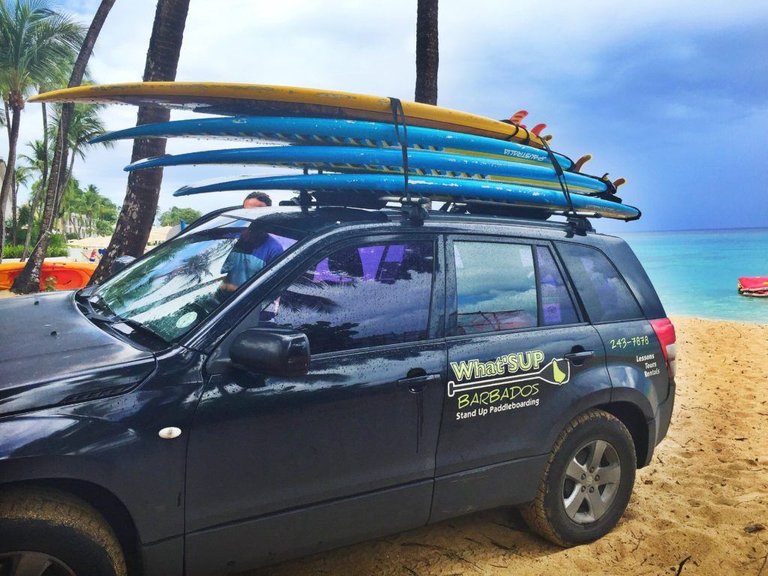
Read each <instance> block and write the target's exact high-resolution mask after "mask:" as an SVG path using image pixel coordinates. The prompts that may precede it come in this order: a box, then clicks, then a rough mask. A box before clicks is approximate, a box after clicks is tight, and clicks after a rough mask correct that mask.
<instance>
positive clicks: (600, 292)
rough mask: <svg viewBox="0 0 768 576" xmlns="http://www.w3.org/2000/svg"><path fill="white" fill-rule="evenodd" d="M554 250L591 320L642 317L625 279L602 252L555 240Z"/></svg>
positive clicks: (611, 320) (603, 320)
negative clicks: (556, 249) (558, 255)
mask: <svg viewBox="0 0 768 576" xmlns="http://www.w3.org/2000/svg"><path fill="white" fill-rule="evenodd" d="M558 250H559V251H560V253H561V254H562V255H563V259H564V261H565V265H566V268H567V269H568V272H569V274H570V275H571V278H572V279H573V283H574V285H575V286H576V289H577V290H578V292H579V295H580V296H581V300H582V302H583V303H584V306H585V308H586V309H587V314H588V315H589V319H590V320H591V321H592V322H615V321H619V320H634V319H638V318H642V317H643V313H642V311H641V310H640V306H639V305H638V303H637V300H635V297H634V296H633V295H632V292H631V291H630V289H629V287H628V286H627V283H626V282H625V281H624V279H623V278H622V277H621V275H620V274H619V272H618V270H616V267H615V266H614V265H613V264H612V263H611V262H610V260H608V258H607V257H606V256H605V254H603V253H602V252H600V251H599V250H595V249H594V248H590V247H588V246H582V245H579V244H566V243H559V244H558Z"/></svg>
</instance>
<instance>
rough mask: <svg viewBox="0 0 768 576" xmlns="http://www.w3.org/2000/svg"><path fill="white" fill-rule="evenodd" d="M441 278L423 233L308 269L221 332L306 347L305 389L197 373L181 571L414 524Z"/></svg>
mask: <svg viewBox="0 0 768 576" xmlns="http://www.w3.org/2000/svg"><path fill="white" fill-rule="evenodd" d="M443 278H444V276H443V273H442V271H441V266H440V264H439V252H438V250H437V243H436V238H435V237H434V236H432V235H412V236H391V235H390V236H386V237H366V238H361V239H359V240H355V241H347V242H345V243H343V244H337V245H334V246H333V247H329V248H326V249H324V250H323V251H321V252H320V253H319V254H316V255H315V256H314V257H311V258H308V259H307V260H306V261H305V263H304V264H302V265H301V267H300V269H299V270H297V272H296V273H294V274H293V275H292V276H291V277H290V278H289V279H288V280H287V281H286V282H285V283H284V284H283V285H281V286H280V287H279V289H277V290H276V291H273V292H272V293H271V294H269V295H267V297H266V298H265V299H264V301H263V303H262V305H260V306H259V307H258V309H257V310H255V311H254V312H253V313H252V314H251V316H250V317H249V318H247V319H246V320H245V321H243V323H242V324H241V326H238V328H237V329H235V331H234V332H233V333H232V335H231V336H230V337H229V339H228V340H231V338H233V337H234V336H236V334H237V333H239V332H240V331H242V330H245V329H248V328H250V327H254V326H261V327H265V326H266V327H269V326H279V327H290V328H293V329H297V330H300V331H302V332H304V333H305V334H307V336H308V338H309V343H310V350H311V354H312V356H311V366H310V370H309V373H308V374H306V376H303V377H298V378H278V377H270V376H265V375H262V374H254V373H251V372H248V371H246V370H244V369H242V368H240V367H238V366H236V365H234V364H232V363H231V362H229V361H228V360H227V341H225V342H224V343H223V344H222V345H221V347H220V348H219V350H218V351H217V353H216V354H215V355H214V357H213V358H212V359H211V360H210V361H209V363H208V369H209V372H210V379H209V381H208V386H207V389H206V391H205V392H204V394H203V399H202V401H201V403H200V406H199V408H198V411H197V416H196V421H195V429H194V432H193V434H192V437H191V440H190V447H189V466H188V474H187V518H186V522H187V533H188V536H187V566H188V570H190V574H198V573H200V574H203V573H206V570H210V571H212V572H219V571H222V570H224V568H226V567H227V566H237V567H238V569H240V570H242V569H246V568H247V567H249V566H252V565H255V564H258V563H263V562H264V561H270V560H272V561H274V560H277V559H280V558H282V557H285V556H290V555H295V554H300V553H307V552H310V551H312V550H315V549H319V548H326V547H329V546H333V545H338V544H342V543H345V542H349V541H351V540H355V539H362V538H368V537H372V536H375V535H377V534H383V533H387V532H393V531H399V530H403V529H407V528H411V527H414V526H417V525H420V524H424V523H426V521H427V519H428V516H429V509H430V504H431V498H432V490H433V482H434V480H433V479H434V463H435V449H436V444H437V434H438V428H439V420H440V414H441V407H442V399H443V394H444V382H445V369H446V364H447V360H446V351H445V342H444V339H443V338H442V311H443V304H442V302H443V285H444V280H443Z"/></svg>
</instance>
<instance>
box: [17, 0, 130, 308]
mask: <svg viewBox="0 0 768 576" xmlns="http://www.w3.org/2000/svg"><path fill="white" fill-rule="evenodd" d="M114 3H115V0H101V4H99V8H98V10H96V14H95V16H94V17H93V22H91V26H90V28H88V32H87V33H86V35H85V39H84V40H83V45H82V46H81V47H80V53H79V54H78V55H77V60H75V65H74V67H73V69H72V75H71V76H70V78H69V84H68V86H69V87H73V86H79V85H80V84H81V83H82V81H83V76H84V75H85V68H86V66H87V65H88V60H89V59H90V57H91V53H92V52H93V46H94V44H96V39H97V38H98V37H99V32H101V28H102V26H104V22H105V21H106V19H107V16H108V15H109V11H110V10H111V9H112V5H113V4H114ZM73 108H74V105H73V104H64V106H63V107H62V111H61V118H60V121H59V134H58V138H57V141H56V150H55V151H54V153H53V163H52V165H51V174H50V177H49V179H48V186H47V188H46V192H45V205H44V207H43V221H42V224H41V225H40V238H39V240H38V241H37V244H35V248H34V250H32V255H31V256H30V258H29V260H28V261H27V265H26V266H24V270H22V272H21V274H19V275H18V276H17V278H16V280H15V281H14V282H13V286H11V290H12V291H13V292H16V293H17V294H29V293H30V292H37V291H38V290H39V289H40V269H41V268H42V265H43V260H44V259H45V255H46V253H47V252H48V243H49V241H50V237H51V227H52V225H53V218H54V215H55V210H56V202H57V196H58V194H59V173H60V172H61V166H62V165H64V166H66V157H67V137H66V135H67V133H68V132H69V119H70V117H71V116H72V110H73Z"/></svg>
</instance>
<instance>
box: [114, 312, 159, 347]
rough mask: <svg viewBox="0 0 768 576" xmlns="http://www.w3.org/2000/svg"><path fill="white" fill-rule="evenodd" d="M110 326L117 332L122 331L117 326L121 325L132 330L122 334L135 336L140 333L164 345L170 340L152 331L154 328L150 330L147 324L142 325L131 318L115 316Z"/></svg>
mask: <svg viewBox="0 0 768 576" xmlns="http://www.w3.org/2000/svg"><path fill="white" fill-rule="evenodd" d="M110 324H111V326H112V327H113V328H115V329H116V330H120V329H119V328H116V326H119V325H120V324H123V325H125V326H128V327H129V328H131V332H128V333H126V332H125V331H123V330H120V332H121V333H123V334H127V335H128V336H131V335H133V333H134V332H139V333H141V334H142V335H143V336H149V337H150V338H151V339H153V340H155V341H158V342H160V343H162V344H168V340H166V339H165V338H163V337H162V336H161V335H160V334H159V333H157V332H155V331H154V330H152V328H150V327H149V326H147V325H146V324H142V323H141V322H139V321H138V320H133V319H131V318H121V317H120V316H117V315H114V316H112V318H110Z"/></svg>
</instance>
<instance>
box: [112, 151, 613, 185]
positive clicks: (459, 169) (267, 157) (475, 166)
mask: <svg viewBox="0 0 768 576" xmlns="http://www.w3.org/2000/svg"><path fill="white" fill-rule="evenodd" d="M189 164H263V165H270V166H287V167H289V168H313V169H317V170H326V171H329V170H330V171H334V172H358V173H359V172H379V173H395V174H402V173H403V168H402V166H403V155H402V151H401V150H400V149H395V148H360V147H351V146H278V147H274V146H267V147H260V148H229V149H223V150H204V151H200V152H190V153H187V154H177V155H175V156H172V155H167V156H160V157H157V158H149V159H147V160H140V161H139V162H135V163H134V164H131V165H129V166H127V167H126V170H127V171H133V170H142V169H147V168H158V167H166V166H183V165H189ZM408 168H409V174H415V175H418V176H447V177H451V178H479V179H487V180H493V181H496V182H507V183H510V184H520V185H523V186H536V187H541V188H548V189H552V190H561V187H560V182H559V181H558V178H557V173H556V172H555V169H554V168H552V167H551V166H550V167H547V166H543V165H535V164H525V163H521V162H509V161H507V160H505V159H496V158H485V157H477V156H465V155H458V154H445V153H442V152H430V151H424V150H410V151H409V152H408ZM564 176H565V181H566V183H567V184H568V188H569V190H570V191H571V192H575V193H579V194H600V193H604V192H609V191H610V190H609V188H610V186H611V183H610V182H607V181H605V180H600V179H599V178H594V177H592V176H586V175H584V174H577V173H573V172H565V173H564Z"/></svg>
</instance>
